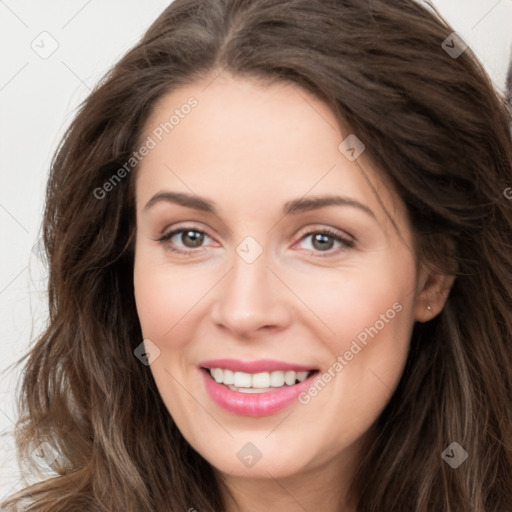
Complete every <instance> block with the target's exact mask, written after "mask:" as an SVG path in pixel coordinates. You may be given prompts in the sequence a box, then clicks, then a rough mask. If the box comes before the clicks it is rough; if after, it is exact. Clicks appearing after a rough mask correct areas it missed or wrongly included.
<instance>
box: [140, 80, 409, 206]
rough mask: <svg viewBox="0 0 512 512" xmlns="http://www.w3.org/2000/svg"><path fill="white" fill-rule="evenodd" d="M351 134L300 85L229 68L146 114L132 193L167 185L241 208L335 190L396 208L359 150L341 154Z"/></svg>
mask: <svg viewBox="0 0 512 512" xmlns="http://www.w3.org/2000/svg"><path fill="white" fill-rule="evenodd" d="M192 105H193V106H192ZM349 136H351V137H352V138H353V137H354V135H353V134H351V133H350V131H349V129H348V128H347V127H345V126H342V125H340V121H339V120H338V119H337V118H336V116H335V114H334V113H333V112H332V110H331V109H330V108H329V107H328V105H327V104H325V103H324V102H323V101H321V100H320V99H318V98H317V97H315V96H313V95H311V94H310V93H308V92H307V91H305V90H303V89H301V88H300V87H299V86H297V85H293V84H289V83H284V82H274V83H272V84H268V83H264V82H261V81H259V80H253V79H246V78H243V79H242V78H238V77H232V76H230V75H221V76H219V77H217V78H214V79H213V81H212V79H211V78H210V79H209V80H208V79H207V80H203V81H201V82H197V83H193V84H191V85H188V86H184V87H182V88H180V89H177V90H174V91H172V92H170V93H168V94H166V95H165V96H163V97H162V98H160V99H159V101H158V102H157V103H156V104H155V106H154V108H153V110H152V113H151V115H150V117H149V118H148V120H147V122H146V125H145V129H144V131H143V134H142V137H141V140H146V139H147V138H148V137H149V138H151V139H152V141H153V143H154V147H153V149H151V151H150V152H149V154H147V156H145V157H144V159H143V160H142V161H141V163H140V165H139V169H138V172H137V202H138V204H139V205H140V203H141V202H144V203H145V202H146V201H147V200H149V198H150V196H151V195H152V194H155V193H156V192H158V191H160V190H161V189H164V188H165V189H172V190H177V191H183V192H187V193H196V194H199V195H202V196H208V197H211V198H213V199H214V200H215V198H216V197H218V198H220V199H221V203H224V204H225V203H226V201H227V202H229V205H231V206H232V207H233V209H235V208H239V211H242V210H243V209H244V208H245V209H247V208H248V207H250V206H251V205H252V207H253V209H254V207H256V206H260V205H265V207H266V208H273V207H274V206H275V207H276V208H278V207H279V208H280V207H281V206H282V204H283V203H284V202H286V200H288V199H292V198H296V197H303V196H306V195H319V194H325V193H331V194H332V193H339V194H343V195H348V196H351V197H353V198H354V199H357V200H359V201H362V202H365V203H367V204H368V205H373V209H374V211H375V210H380V213H379V212H377V211H376V213H379V215H381V216H382V215H383V214H384V213H385V212H384V211H383V208H382V207H383V206H385V207H386V209H388V208H389V211H391V212H395V213H397V211H398V210H400V209H402V210H403V205H402V204H401V201H400V198H399V197H398V196H397V195H396V193H395V192H394V191H393V190H392V189H391V187H390V186H389V184H388V183H387V182H386V181H385V179H384V178H383V176H382V175H381V173H379V172H377V171H376V170H375V169H374V168H373V167H372V165H371V163H370V162H369V161H368V159H366V157H365V154H364V152H363V153H362V154H361V155H360V156H359V157H358V158H357V159H355V160H354V159H352V160H351V159H350V158H347V153H346V144H344V143H343V141H345V140H347V137H349ZM348 140H349V141H350V140H351V139H350V138H349V139H348ZM355 140H356V141H357V139H355ZM356 143H357V142H356ZM340 144H342V145H341V146H340ZM352 145H353V144H352ZM357 149H359V148H358V147H356V150H357ZM349 155H350V153H349ZM376 195H378V197H376ZM220 207H221V208H222V207H223V204H221V205H220ZM233 211H235V210H233ZM398 213H400V212H399V211H398Z"/></svg>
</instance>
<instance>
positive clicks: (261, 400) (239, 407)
mask: <svg viewBox="0 0 512 512" xmlns="http://www.w3.org/2000/svg"><path fill="white" fill-rule="evenodd" d="M219 367H220V368H222V366H220V365H219V366H215V367H214V368H219ZM224 368H225V367H224ZM227 369H231V368H227ZM299 371H300V370H299ZM303 371H306V370H303ZM201 373H202V374H203V378H204V382H205V385H206V389H207V391H208V393H209V394H210V396H211V398H212V400H213V401H214V402H215V403H216V404H217V405H218V406H219V407H222V408H223V409H225V410H226V411H229V412H231V413H233V414H238V415H241V416H269V415H271V414H275V413H277V412H279V411H281V410H283V409H285V408H286V407H287V406H288V405H290V404H291V403H292V402H294V401H295V400H296V399H297V397H298V396H299V395H300V394H301V393H302V392H304V391H306V390H307V389H308V388H309V387H310V386H311V384H312V380H313V379H314V378H315V377H316V376H317V373H318V372H314V373H313V374H312V375H310V376H309V377H308V378H307V379H306V380H304V381H302V382H299V383H298V384H294V385H293V386H286V385H285V386H283V387H281V388H276V389H275V391H274V390H273V391H267V392H265V393H240V392H238V391H232V390H231V389H229V388H228V387H227V386H225V385H224V384H219V383H218V382H216V381H215V380H214V379H212V377H211V376H210V373H209V371H208V370H201ZM248 373H249V372H248Z"/></svg>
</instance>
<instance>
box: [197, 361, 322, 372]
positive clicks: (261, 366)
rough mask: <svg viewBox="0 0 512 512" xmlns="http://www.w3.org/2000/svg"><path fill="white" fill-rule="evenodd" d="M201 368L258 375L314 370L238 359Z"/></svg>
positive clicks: (295, 365)
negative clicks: (261, 373)
mask: <svg viewBox="0 0 512 512" xmlns="http://www.w3.org/2000/svg"><path fill="white" fill-rule="evenodd" d="M199 366H200V367H202V368H222V369H224V370H231V371H233V372H244V373H260V372H275V371H295V372H309V371H313V370H316V368H314V367H311V366H304V365H302V364H296V363H288V362H286V361H276V360H273V359H259V360H257V361H241V360H239V359H211V360H209V361H203V362H202V363H200V364H199Z"/></svg>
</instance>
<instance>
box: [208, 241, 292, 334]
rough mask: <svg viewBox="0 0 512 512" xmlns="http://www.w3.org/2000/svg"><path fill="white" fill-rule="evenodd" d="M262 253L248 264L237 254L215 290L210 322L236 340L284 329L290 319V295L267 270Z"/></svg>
mask: <svg viewBox="0 0 512 512" xmlns="http://www.w3.org/2000/svg"><path fill="white" fill-rule="evenodd" d="M269 263H270V264H271V262H270V261H268V258H267V254H266V252H265V251H263V253H262V254H261V255H260V256H259V257H258V258H257V259H256V260H255V261H253V262H251V263H248V262H247V261H245V260H244V259H243V258H242V257H240V256H239V255H238V254H235V255H234V257H233V267H232V268H231V270H230V271H229V272H228V274H227V275H226V277H225V278H224V279H223V280H222V282H221V283H219V284H220V286H217V287H216V297H215V301H214V303H213V305H212V313H211V315H212V319H213V321H214V322H215V324H216V325H218V326H220V327H222V328H224V329H227V330H228V331H229V332H230V333H231V334H232V335H233V336H236V337H237V338H251V337H255V336H259V335H261V334H262V332H263V331H276V332H277V331H279V330H282V329H284V328H286V327H287V326H288V325H289V323H290V321H291V316H292V311H291V307H290V306H291V304H289V302H288V301H289V300H290V293H289V292H288V294H287V293H286V292H287V289H286V287H285V286H284V285H283V283H282V282H281V281H280V280H279V279H278V277H276V274H275V271H274V270H273V269H272V270H271V269H270V268H269Z"/></svg>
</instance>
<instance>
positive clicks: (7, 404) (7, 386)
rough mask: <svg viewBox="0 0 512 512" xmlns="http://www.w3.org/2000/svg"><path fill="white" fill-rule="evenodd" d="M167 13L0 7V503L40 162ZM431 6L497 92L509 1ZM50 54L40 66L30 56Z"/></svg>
mask: <svg viewBox="0 0 512 512" xmlns="http://www.w3.org/2000/svg"><path fill="white" fill-rule="evenodd" d="M168 3H169V1H167V0H144V1H138V2H137V1H136V0H109V1H106V0H103V1H100V0H52V1H50V0H46V1H40V0H39V1H38V0H0V51H1V60H0V62H1V64H0V109H1V110H0V111H1V114H2V123H1V125H0V155H1V160H0V161H1V167H0V172H1V175H0V180H1V181H0V326H1V328H2V330H1V336H2V337H1V341H0V350H1V356H2V357H1V358H0V433H1V434H2V435H0V501H1V500H2V498H3V497H4V496H5V495H7V494H10V493H12V492H13V491H14V490H16V489H18V488H19V487H20V472H19V470H18V467H17V463H16V461H15V452H14V444H13V437H12V431H13V428H14V421H15V418H16V413H15V387H16V383H17V382H18V381H19V375H20V370H19V368H15V367H14V368H11V369H8V367H9V366H10V365H11V364H12V363H13V362H14V361H15V360H17V359H18V358H19V357H20V356H21V355H22V354H23V353H24V352H25V351H26V350H27V348H28V347H29V345H30V344H31V343H32V341H33V340H34V338H35V337H36V336H37V334H38V333H39V331H40V329H41V326H42V325H44V322H45V319H46V310H45V308H46V303H45V286H46V282H45V278H46V272H45V269H44V265H43V264H42V262H41V260H40V259H39V257H38V251H37V247H38V246H37V241H38V239H39V233H40V231H39V230H40V222H41V214H42V210H43V197H44V186H45V181H46V178H47V173H48V167H49V163H50V158H51V156H52V154H53V152H54V150H55V149H56V147H57V144H58V142H59V140H60V138H61V137H62V135H63V133H64V131H65V128H66V126H67V125H68V124H69V122H70V121H71V119H72V117H73V114H74V112H75V109H76V108H77V106H78V104H79V103H80V102H81V101H82V100H84V99H85V98H86V97H87V95H88V93H89V92H90V90H91V89H92V87H93V86H94V84H95V83H96V82H97V81H98V80H99V79H100V78H101V77H102V76H103V74H104V73H105V72H106V71H107V70H108V69H109V68H110V67H111V66H112V65H113V64H114V63H115V62H116V61H117V60H118V59H119V58H120V57H121V56H122V55H123V54H124V53H125V52H126V51H127V50H128V49H129V48H131V47H132V46H133V45H134V44H135V43H136V42H137V40H138V39H139V38H140V36H141V35H142V34H143V33H144V31H145V30H146V28H147V27H149V25H150V24H151V22H152V21H153V20H154V19H155V18H156V17H157V16H158V14H160V12H161V11H162V10H163V9H164V8H165V7H166V6H167V5H168ZM433 3H434V5H436V6H437V7H438V8H439V10H440V11H441V13H442V14H443V15H444V16H445V17H446V18H447V20H448V21H449V22H450V23H451V24H452V26H453V27H454V29H455V30H456V31H457V32H458V33H459V34H460V35H461V36H462V37H463V39H464V40H465V41H466V42H467V43H468V44H469V45H470V47H471V48H472V49H473V50H474V51H475V53H476V54H477V56H478V57H479V58H480V60H481V61H482V62H483V63H484V66H485V67H486V69H487V70H488V72H489V74H490V75H491V78H492V79H493V81H494V83H495V86H496V87H497V88H498V89H500V90H503V87H504V82H505V76H506V69H507V61H508V58H509V55H510V50H511V48H512V28H511V27H512V0H434V2H433ZM42 32H47V33H48V34H50V35H41V33H42ZM57 44H58V47H57V49H56V51H55V52H54V53H53V54H52V55H50V56H49V57H48V58H45V59H44V58H41V57H40V56H39V55H38V54H37V53H36V51H34V49H33V48H32V46H34V47H37V45H39V48H40V50H39V51H41V52H42V51H44V49H46V50H48V49H51V47H52V45H57ZM31 45H32V46H31Z"/></svg>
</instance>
